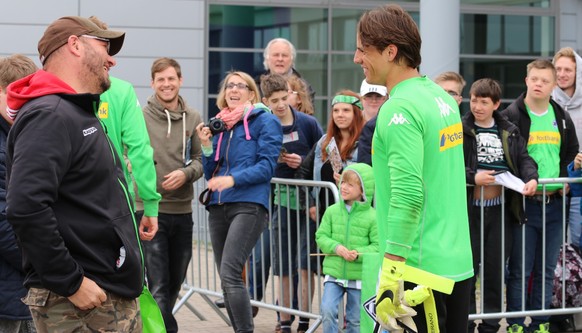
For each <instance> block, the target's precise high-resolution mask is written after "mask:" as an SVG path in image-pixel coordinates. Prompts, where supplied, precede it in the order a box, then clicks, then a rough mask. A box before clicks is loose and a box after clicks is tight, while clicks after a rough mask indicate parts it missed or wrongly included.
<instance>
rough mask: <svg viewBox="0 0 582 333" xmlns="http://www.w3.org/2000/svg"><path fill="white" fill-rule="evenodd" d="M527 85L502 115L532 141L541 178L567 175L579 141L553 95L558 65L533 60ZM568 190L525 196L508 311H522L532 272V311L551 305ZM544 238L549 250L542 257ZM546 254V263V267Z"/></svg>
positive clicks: (534, 325) (542, 322) (542, 319)
mask: <svg viewBox="0 0 582 333" xmlns="http://www.w3.org/2000/svg"><path fill="white" fill-rule="evenodd" d="M525 83H526V86H527V91H526V92H525V93H524V94H522V95H521V96H519V97H518V98H517V100H515V101H514V102H513V103H512V104H511V105H510V106H509V107H508V108H507V109H505V110H504V111H503V114H504V115H505V116H507V118H508V119H509V121H511V122H512V123H514V124H515V125H517V127H518V128H519V132H520V133H521V135H522V136H523V138H524V139H525V140H526V141H527V143H528V144H527V150H528V153H529V155H530V156H531V157H532V158H533V159H534V160H535V161H536V163H537V164H538V173H539V177H540V178H557V177H568V171H567V165H568V164H569V163H570V162H572V161H573V160H574V158H575V157H576V154H577V153H578V139H577V137H576V129H575V128H574V124H573V122H572V119H571V118H570V115H569V114H568V113H566V112H565V111H564V110H563V109H562V108H561V107H560V105H558V104H557V103H556V102H555V101H554V100H553V99H551V97H550V95H551V93H552V89H553V88H554V87H555V86H556V69H555V68H554V65H552V63H551V62H550V61H548V60H545V59H538V60H535V61H532V62H531V63H529V64H528V65H527V77H526V78H525ZM567 191H568V186H567V184H566V185H565V186H563V185H562V184H546V185H539V186H538V188H537V191H536V193H535V195H534V196H530V197H526V200H525V214H526V218H527V223H526V224H524V225H513V226H512V229H513V230H512V231H513V237H512V238H513V244H512V245H513V249H512V251H511V254H510V257H509V274H508V278H507V310H508V311H521V309H523V306H524V302H525V299H524V298H523V297H522V295H523V294H524V293H523V290H524V288H526V285H524V281H528V280H529V279H527V277H529V276H530V274H533V275H534V279H533V288H532V292H531V296H530V299H529V301H530V303H531V304H530V309H532V310H539V309H548V308H549V307H550V304H551V301H552V283H553V280H554V269H555V267H556V263H557V260H558V254H559V252H560V246H561V245H562V236H563V225H562V219H563V212H562V205H563V196H564V195H566V193H567ZM544 213H545V216H544ZM523 229H525V230H523ZM544 237H545V238H544ZM544 239H545V253H544V254H543V255H542V249H543V248H544V247H543V246H542V241H543V240H544ZM523 249H525V251H523ZM544 256H545V267H542V265H541V264H542V258H543V257H544ZM523 274H525V277H524V275H523ZM543 276H545V289H544V290H545V292H544V293H542V291H543V290H542V289H543V287H542V280H543V278H542V277H543ZM526 283H527V282H526ZM548 318H549V317H548V316H534V317H532V318H531V319H532V320H531V324H530V330H531V331H533V330H534V329H539V330H540V331H543V330H544V329H546V327H547V326H548ZM507 322H508V323H509V325H510V327H509V329H508V332H519V331H521V330H522V329H523V327H522V326H523V323H524V318H507ZM546 331H547V329H546Z"/></svg>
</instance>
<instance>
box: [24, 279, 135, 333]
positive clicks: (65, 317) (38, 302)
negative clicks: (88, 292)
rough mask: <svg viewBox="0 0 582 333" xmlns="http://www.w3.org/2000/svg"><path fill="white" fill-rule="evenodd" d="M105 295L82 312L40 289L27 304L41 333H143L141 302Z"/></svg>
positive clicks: (25, 300)
mask: <svg viewBox="0 0 582 333" xmlns="http://www.w3.org/2000/svg"><path fill="white" fill-rule="evenodd" d="M105 293H106V294H107V300H106V301H105V302H103V304H102V305H101V306H100V307H98V308H94V309H91V310H80V309H79V308H77V307H75V306H74V305H73V303H71V301H69V299H68V298H66V297H63V296H59V295H57V294H55V293H53V292H51V291H49V290H47V289H40V288H30V290H29V291H28V295H26V297H24V298H23V301H24V303H25V304H26V305H28V307H29V308H30V312H31V314H32V318H33V319H34V324H35V325H36V330H37V332H38V333H49V332H50V333H60V332H62V333H65V332H66V333H73V332H95V333H97V332H99V333H101V332H111V333H112V332H118V333H132V332H141V331H142V321H141V316H140V313H139V301H138V299H137V298H136V299H127V298H122V297H119V296H116V295H113V294H111V293H109V292H107V291H105Z"/></svg>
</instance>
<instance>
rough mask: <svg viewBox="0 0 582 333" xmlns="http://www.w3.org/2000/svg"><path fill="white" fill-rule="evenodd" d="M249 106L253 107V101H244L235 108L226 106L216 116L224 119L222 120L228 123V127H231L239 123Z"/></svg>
mask: <svg viewBox="0 0 582 333" xmlns="http://www.w3.org/2000/svg"><path fill="white" fill-rule="evenodd" d="M247 107H249V108H250V107H252V105H251V103H249V102H246V103H243V104H241V105H239V106H237V107H236V108H234V110H231V109H229V108H224V109H222V110H221V111H220V112H219V113H218V114H217V115H216V118H220V119H222V121H224V124H225V125H226V128H227V129H231V128H233V127H234V125H236V123H238V122H239V121H240V120H241V118H242V117H243V115H244V112H245V108H247Z"/></svg>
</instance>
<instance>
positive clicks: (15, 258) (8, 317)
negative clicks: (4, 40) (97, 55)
mask: <svg viewBox="0 0 582 333" xmlns="http://www.w3.org/2000/svg"><path fill="white" fill-rule="evenodd" d="M37 69H38V68H37V67H36V65H35V64H34V62H33V61H32V60H30V58H28V57H25V56H23V55H21V54H15V55H12V56H10V57H6V58H3V59H0V115H1V116H2V117H0V277H1V279H0V332H3V333H30V332H36V330H35V328H34V323H33V321H32V317H31V316H30V310H28V307H27V306H26V305H25V304H24V303H22V301H21V300H20V299H21V298H22V297H24V296H25V295H26V289H25V288H24V287H23V286H22V283H23V281H24V272H23V271H22V256H21V254H20V249H18V245H17V244H16V238H15V236H14V231H13V230H12V227H11V226H10V224H8V221H6V213H5V209H6V182H5V179H6V154H5V153H6V138H7V137H8V131H9V129H10V125H11V124H12V120H11V119H10V118H8V116H7V115H6V87H8V85H9V84H10V83H12V82H14V81H16V80H18V79H21V78H23V77H25V76H27V75H30V74H32V73H34V72H36V70H37Z"/></svg>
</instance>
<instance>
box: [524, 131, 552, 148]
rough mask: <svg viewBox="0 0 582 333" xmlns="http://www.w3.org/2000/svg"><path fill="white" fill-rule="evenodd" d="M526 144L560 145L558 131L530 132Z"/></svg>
mask: <svg viewBox="0 0 582 333" xmlns="http://www.w3.org/2000/svg"><path fill="white" fill-rule="evenodd" d="M527 144H528V145H540V144H546V145H558V146H559V145H560V133H559V132H530V133H529V140H528V141H527Z"/></svg>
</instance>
